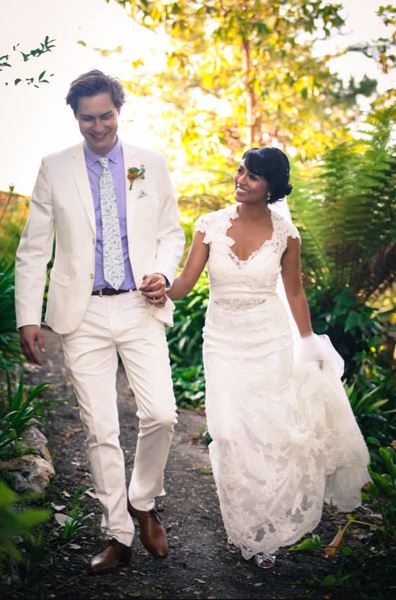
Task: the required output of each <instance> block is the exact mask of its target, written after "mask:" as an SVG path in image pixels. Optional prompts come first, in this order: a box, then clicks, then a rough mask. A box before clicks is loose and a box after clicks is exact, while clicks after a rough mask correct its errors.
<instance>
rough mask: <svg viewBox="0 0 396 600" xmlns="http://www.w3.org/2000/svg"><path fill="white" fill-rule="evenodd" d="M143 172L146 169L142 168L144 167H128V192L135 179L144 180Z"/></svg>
mask: <svg viewBox="0 0 396 600" xmlns="http://www.w3.org/2000/svg"><path fill="white" fill-rule="evenodd" d="M145 172H146V169H145V168H144V165H140V167H130V168H129V169H128V173H127V178H128V180H129V181H130V185H129V189H130V190H131V189H132V186H133V182H134V181H135V179H144V174H145Z"/></svg>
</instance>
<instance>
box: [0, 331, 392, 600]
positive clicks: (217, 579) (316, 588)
mask: <svg viewBox="0 0 396 600" xmlns="http://www.w3.org/2000/svg"><path fill="white" fill-rule="evenodd" d="M45 337H46V343H47V354H46V361H45V365H44V367H43V368H41V369H38V368H33V369H31V371H30V373H29V379H30V381H31V382H32V383H34V382H39V381H43V380H49V381H51V382H52V384H53V385H52V386H51V388H50V390H49V391H48V392H47V396H48V397H49V398H51V399H53V400H55V401H54V402H52V403H51V405H50V406H49V408H48V420H47V424H46V429H45V433H46V435H47V437H48V440H49V449H50V452H51V454H52V459H53V462H54V466H55V470H56V477H55V479H54V481H53V482H52V484H51V486H50V488H49V490H48V492H47V494H46V504H48V505H49V504H52V505H53V506H59V505H66V509H64V512H67V510H68V508H69V507H70V503H71V499H72V497H73V495H74V494H75V492H76V490H78V488H82V490H84V491H86V490H90V489H92V483H91V478H90V475H89V472H88V466H87V461H86V456H85V447H84V433H83V430H82V427H81V424H80V420H79V414H78V409H77V405H76V401H75V398H74V395H73V390H72V386H71V383H70V380H69V377H68V374H67V371H66V369H65V367H64V364H63V357H62V352H61V349H60V344H59V340H58V336H56V335H55V334H54V333H52V332H51V331H46V332H45ZM118 392H119V416H120V423H121V443H122V446H123V448H124V451H125V459H126V465H127V473H128V476H129V474H130V470H131V467H132V464H133V456H134V448H135V444H136V434H137V427H138V423H137V419H136V416H135V413H134V404H133V398H132V395H131V392H130V390H129V387H128V384H127V381H126V378H125V375H124V372H123V370H122V368H120V369H119V373H118ZM204 427H205V417H204V415H199V414H197V413H196V412H193V411H189V410H180V411H179V422H178V425H177V426H176V430H175V436H174V442H173V445H172V449H171V452H170V456H169V461H168V465H167V469H166V482H165V488H166V492H167V493H166V495H165V496H164V497H161V498H159V499H158V502H157V507H158V509H159V510H160V512H161V515H162V520H163V523H164V525H165V527H166V529H167V532H168V538H169V544H170V555H169V557H168V558H167V559H166V560H156V559H154V558H153V557H151V556H150V555H149V554H148V553H147V552H146V550H145V549H144V548H143V546H142V545H141V543H140V540H139V536H138V535H136V536H135V539H134V542H133V556H132V561H131V564H130V565H128V566H125V567H124V568H122V569H121V570H119V571H118V572H117V573H116V574H108V575H101V576H92V575H90V574H88V572H87V564H88V561H89V558H90V556H92V555H93V554H95V553H96V552H98V551H99V550H100V549H101V548H102V547H103V545H104V544H103V540H102V538H101V535H100V531H99V522H100V508H99V505H98V502H97V501H96V500H95V499H94V498H92V497H91V496H90V495H88V494H83V499H82V501H81V502H82V506H83V509H84V512H85V513H86V514H87V515H88V514H91V513H92V514H91V516H90V517H89V518H87V519H86V520H85V521H84V522H83V523H84V524H86V525H87V527H86V529H84V530H83V531H82V532H81V534H80V535H79V536H78V537H77V538H76V539H74V540H72V542H71V544H70V543H69V542H65V541H62V540H61V539H60V538H59V537H58V536H57V533H58V531H59V526H58V525H57V524H56V522H55V520H54V518H51V520H50V522H49V523H48V525H47V526H46V528H45V530H44V540H43V546H42V550H41V551H40V554H39V556H36V557H34V560H33V564H32V566H31V567H30V569H29V570H27V572H26V573H21V572H20V573H19V574H17V577H14V579H13V582H12V583H11V585H4V583H3V584H1V585H0V596H1V598H8V599H14V598H15V599H18V600H19V599H20V600H22V599H23V600H39V599H43V600H44V599H45V600H48V599H53V598H55V599H56V600H58V599H59V600H66V599H73V600H80V599H81V600H91V599H105V598H110V599H113V598H114V599H124V598H125V599H127V598H153V599H157V598H158V599H161V598H163V599H168V598H169V599H171V598H175V599H189V598H205V599H208V600H211V599H223V598H224V599H252V600H253V599H263V598H264V599H286V600H289V599H290V600H292V599H295V598H313V599H316V598H318V599H319V598H321V599H323V600H331V599H335V598H345V597H348V598H349V599H352V598H362V597H366V598H368V597H373V598H376V599H377V598H378V599H379V598H386V597H387V596H386V593H385V592H383V593H381V594H379V593H378V590H376V591H373V595H372V596H371V595H370V590H369V588H370V585H371V586H372V587H373V585H374V584H373V582H372V581H371V580H370V581H369V582H368V584H367V585H368V587H367V589H366V590H365V592H363V591H362V589H364V587H363V588H361V587H360V585H359V581H355V580H356V577H355V575H354V579H352V584H351V583H349V585H348V589H346V588H345V587H343V585H342V576H343V575H345V573H347V572H348V567H347V566H345V560H346V559H345V557H340V558H335V559H326V558H325V556H324V554H323V549H321V550H317V551H314V552H310V553H303V552H291V551H288V550H287V549H285V550H282V551H281V552H280V553H279V556H278V558H277V562H276V565H275V567H274V568H273V569H272V570H268V571H263V570H260V569H258V568H257V567H256V566H255V565H254V564H252V562H251V561H249V562H246V561H244V560H243V559H241V557H240V556H239V555H237V556H235V555H231V554H229V553H227V551H226V550H225V548H224V546H225V532H224V529H223V526H222V520H221V515H220V511H219V505H218V501H217V496H216V489H215V484H214V481H213V477H212V475H211V471H210V468H209V467H210V461H209V454H208V449H207V447H206V445H205V443H204V442H203V440H202V431H203V430H204ZM343 522H345V517H344V516H342V515H337V513H335V512H332V511H330V510H327V509H326V510H325V512H324V515H323V520H322V522H321V524H320V526H319V527H318V528H317V530H316V533H318V534H319V535H320V537H321V540H322V542H324V543H329V542H330V540H331V539H332V538H333V537H334V535H335V533H336V532H337V527H338V525H339V524H340V523H343ZM362 536H363V534H362ZM350 541H351V545H353V544H355V546H359V544H360V545H361V544H362V542H360V541H359V536H358V535H355V536H354V539H353V540H350ZM328 576H334V577H335V582H336V583H334V579H332V581H333V585H331V586H330V587H326V585H324V582H325V581H326V579H325V578H326V577H328ZM359 577H360V576H359ZM362 577H363V576H362ZM358 579H359V578H358ZM356 586H358V588H359V589H355V588H356ZM374 587H376V586H374ZM367 594H368V595H367ZM389 597H390V596H389Z"/></svg>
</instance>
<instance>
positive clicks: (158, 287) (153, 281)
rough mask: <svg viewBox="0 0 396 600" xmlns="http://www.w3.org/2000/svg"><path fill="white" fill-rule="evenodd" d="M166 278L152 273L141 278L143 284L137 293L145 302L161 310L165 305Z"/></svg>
mask: <svg viewBox="0 0 396 600" xmlns="http://www.w3.org/2000/svg"><path fill="white" fill-rule="evenodd" d="M166 284H167V281H166V278H165V277H164V275H162V274H161V273H152V274H151V275H144V276H143V283H142V285H141V286H140V287H139V292H141V293H142V296H144V297H145V299H146V300H147V302H149V303H150V304H153V305H154V306H157V307H159V308H161V307H162V306H164V305H165V303H166V300H167V296H166Z"/></svg>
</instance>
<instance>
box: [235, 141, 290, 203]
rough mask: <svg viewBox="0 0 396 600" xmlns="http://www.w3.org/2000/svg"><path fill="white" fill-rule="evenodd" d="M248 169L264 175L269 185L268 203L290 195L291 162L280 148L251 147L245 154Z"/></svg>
mask: <svg viewBox="0 0 396 600" xmlns="http://www.w3.org/2000/svg"><path fill="white" fill-rule="evenodd" d="M243 158H244V160H245V165H246V168H247V169H248V171H250V172H251V173H254V174H255V175H260V176H261V177H264V179H266V181H267V182H268V185H269V197H268V200H267V203H268V204H271V203H272V202H276V201H277V200H280V199H281V198H284V196H288V195H289V194H290V193H291V191H292V189H293V187H292V186H291V185H290V184H289V176H290V164H289V159H288V158H287V156H286V154H285V153H284V152H282V150H279V148H268V147H266V148H251V149H250V150H248V151H247V152H245V154H244V155H243Z"/></svg>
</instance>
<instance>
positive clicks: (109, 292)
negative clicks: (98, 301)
mask: <svg viewBox="0 0 396 600" xmlns="http://www.w3.org/2000/svg"><path fill="white" fill-rule="evenodd" d="M131 291H134V290H115V289H114V288H102V289H101V290H95V291H94V292H92V296H116V295H117V294H126V293H127V292H131Z"/></svg>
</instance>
